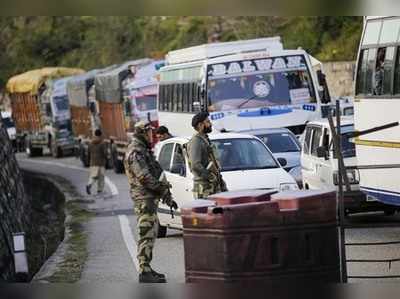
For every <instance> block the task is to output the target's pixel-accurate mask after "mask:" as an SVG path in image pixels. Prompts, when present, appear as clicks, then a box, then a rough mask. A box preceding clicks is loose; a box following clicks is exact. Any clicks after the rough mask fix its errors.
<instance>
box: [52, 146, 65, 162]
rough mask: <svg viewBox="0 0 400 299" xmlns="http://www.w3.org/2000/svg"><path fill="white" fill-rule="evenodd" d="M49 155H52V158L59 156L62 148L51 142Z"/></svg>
mask: <svg viewBox="0 0 400 299" xmlns="http://www.w3.org/2000/svg"><path fill="white" fill-rule="evenodd" d="M51 155H52V156H53V158H56V159H57V158H61V157H62V155H63V152H62V149H61V148H60V147H59V146H57V145H55V144H52V145H51Z"/></svg>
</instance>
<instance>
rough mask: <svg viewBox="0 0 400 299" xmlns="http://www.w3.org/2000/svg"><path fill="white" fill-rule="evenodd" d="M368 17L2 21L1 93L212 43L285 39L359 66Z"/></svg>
mask: <svg viewBox="0 0 400 299" xmlns="http://www.w3.org/2000/svg"><path fill="white" fill-rule="evenodd" d="M361 27H362V17H270V16H268V17H158V16H157V17H150V16H143V17H67V16H66V17H1V18H0V65H1V68H0V89H3V88H4V84H5V83H6V81H7V79H8V78H9V77H10V76H11V75H14V74H16V73H20V72H24V71H26V70H29V69H32V68H38V67H42V66H55V65H62V66H70V67H80V68H84V69H87V70H89V69H92V68H96V67H104V66H107V65H110V64H113V63H119V62H123V61H125V60H128V59H132V58H139V57H145V56H153V57H154V56H158V57H162V55H163V54H164V53H166V52H167V51H169V50H172V49H178V48H181V47H186V46H192V45H197V44H201V43H205V42H208V41H214V40H220V41H230V40H237V39H247V38H256V37H265V36H275V35H280V36H281V37H282V39H283V42H284V44H285V47H288V48H294V47H296V48H297V47H299V46H301V47H302V48H304V49H306V50H307V51H309V52H310V53H311V54H312V55H314V56H316V57H318V58H320V59H322V60H324V61H330V60H353V59H354V57H355V55H356V50H357V44H358V41H359V37H360V35H361Z"/></svg>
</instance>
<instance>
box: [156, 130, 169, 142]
mask: <svg viewBox="0 0 400 299" xmlns="http://www.w3.org/2000/svg"><path fill="white" fill-rule="evenodd" d="M156 135H157V138H158V140H160V141H164V140H167V139H169V138H172V135H171V134H170V133H169V131H168V128H167V127H166V126H160V127H158V129H157V130H156Z"/></svg>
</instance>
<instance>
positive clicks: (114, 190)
mask: <svg viewBox="0 0 400 299" xmlns="http://www.w3.org/2000/svg"><path fill="white" fill-rule="evenodd" d="M18 161H21V162H28V163H37V164H45V165H51V166H58V167H63V168H69V169H74V170H80V171H85V172H89V171H90V170H89V169H85V168H81V167H79V166H74V165H66V164H63V163H59V162H53V161H44V160H29V159H18ZM104 180H105V183H106V185H107V186H108V188H109V189H110V191H111V195H112V196H116V195H118V194H119V192H118V188H117V186H116V185H115V184H114V183H113V182H112V181H111V180H110V178H109V177H108V176H105V177H104Z"/></svg>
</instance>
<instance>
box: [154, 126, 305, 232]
mask: <svg viewBox="0 0 400 299" xmlns="http://www.w3.org/2000/svg"><path fill="white" fill-rule="evenodd" d="M210 140H211V142H212V143H213V145H214V146H215V148H216V152H217V156H218V157H217V158H218V160H219V161H220V163H221V167H222V177H223V178H224V180H225V182H226V184H227V187H228V189H229V190H230V191H233V190H244V189H277V190H281V191H284V190H297V189H298V186H297V184H296V182H295V180H294V179H293V178H292V177H291V176H290V175H289V174H288V173H287V172H286V171H284V169H283V168H282V167H281V166H280V164H279V163H278V162H277V160H276V159H275V158H274V156H273V155H272V153H271V152H270V151H269V149H268V148H267V147H266V146H265V144H264V143H263V142H261V140H260V139H258V138H257V137H255V136H251V135H244V134H234V133H219V134H212V135H210ZM188 141H189V138H185V137H174V138H170V139H167V140H165V141H163V142H161V143H160V144H159V145H158V146H157V151H156V157H157V160H158V161H159V162H160V164H161V167H162V168H163V169H164V172H165V175H166V177H167V179H168V181H169V182H170V183H171V185H172V188H171V193H172V196H173V198H174V200H175V201H176V202H177V203H178V205H179V207H182V206H183V205H185V204H186V203H188V202H190V201H191V200H193V199H194V197H193V192H192V189H193V175H192V173H191V172H190V168H189V164H188V159H187V157H186V154H185V151H184V145H185V144H186V143H187V142H188ZM177 214H178V215H176V216H175V217H174V218H172V216H171V215H170V210H169V208H168V207H167V206H166V205H163V204H160V206H159V210H158V216H159V219H160V227H159V236H160V237H162V236H165V234H166V228H167V227H173V228H178V229H181V228H182V221H181V217H180V216H179V210H178V213H177Z"/></svg>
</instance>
